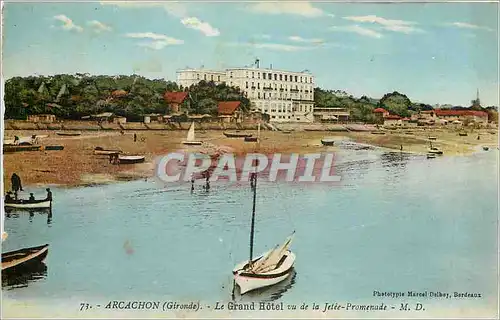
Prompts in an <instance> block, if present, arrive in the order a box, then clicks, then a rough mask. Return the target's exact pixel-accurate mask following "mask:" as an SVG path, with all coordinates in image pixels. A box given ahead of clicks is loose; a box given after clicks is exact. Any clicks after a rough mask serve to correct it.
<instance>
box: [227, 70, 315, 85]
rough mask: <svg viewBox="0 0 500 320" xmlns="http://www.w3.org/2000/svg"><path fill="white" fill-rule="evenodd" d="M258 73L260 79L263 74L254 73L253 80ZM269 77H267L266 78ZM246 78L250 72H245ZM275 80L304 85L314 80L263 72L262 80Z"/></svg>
mask: <svg viewBox="0 0 500 320" xmlns="http://www.w3.org/2000/svg"><path fill="white" fill-rule="evenodd" d="M256 73H257V79H260V75H261V73H260V72H255V71H252V72H251V74H252V79H255V74H256ZM266 75H267V77H266ZM245 76H246V78H250V72H248V71H246V72H245ZM229 77H230V78H232V77H233V73H232V72H230V73H229ZM266 78H267V80H273V78H274V80H275V81H278V79H279V81H290V82H302V83H313V78H312V77H303V76H293V75H291V74H290V75H288V74H277V73H266V72H262V79H264V80H266Z"/></svg>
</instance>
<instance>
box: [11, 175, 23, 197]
mask: <svg viewBox="0 0 500 320" xmlns="http://www.w3.org/2000/svg"><path fill="white" fill-rule="evenodd" d="M10 182H11V184H12V191H14V192H17V191H24V190H23V185H22V183H21V178H20V177H19V176H18V175H17V173H15V172H14V173H13V174H12V177H11V178H10Z"/></svg>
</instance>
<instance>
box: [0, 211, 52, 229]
mask: <svg viewBox="0 0 500 320" xmlns="http://www.w3.org/2000/svg"><path fill="white" fill-rule="evenodd" d="M26 213H28V221H29V222H30V223H32V222H33V218H34V216H35V213H38V214H40V215H45V214H46V215H47V224H48V225H49V226H50V225H51V224H52V209H30V210H27V209H22V210H13V209H8V210H5V218H7V219H17V218H19V216H21V215H26Z"/></svg>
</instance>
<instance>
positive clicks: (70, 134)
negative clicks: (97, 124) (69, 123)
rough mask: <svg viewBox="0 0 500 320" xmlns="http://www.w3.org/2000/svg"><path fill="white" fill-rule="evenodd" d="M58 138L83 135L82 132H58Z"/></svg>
mask: <svg viewBox="0 0 500 320" xmlns="http://www.w3.org/2000/svg"><path fill="white" fill-rule="evenodd" d="M56 134H57V135H58V136H67V137H75V136H80V135H82V133H81V132H56Z"/></svg>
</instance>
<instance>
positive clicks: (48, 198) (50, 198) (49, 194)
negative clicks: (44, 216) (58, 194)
mask: <svg viewBox="0 0 500 320" xmlns="http://www.w3.org/2000/svg"><path fill="white" fill-rule="evenodd" d="M45 190H46V191H47V198H46V200H50V201H52V191H50V188H47V189H45Z"/></svg>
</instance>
